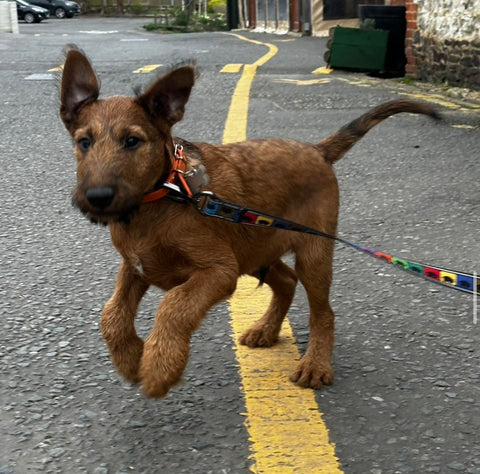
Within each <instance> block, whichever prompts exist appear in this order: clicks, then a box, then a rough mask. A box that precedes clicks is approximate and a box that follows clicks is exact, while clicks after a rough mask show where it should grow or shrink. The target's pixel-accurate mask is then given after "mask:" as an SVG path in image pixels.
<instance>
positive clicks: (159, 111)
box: [137, 65, 196, 128]
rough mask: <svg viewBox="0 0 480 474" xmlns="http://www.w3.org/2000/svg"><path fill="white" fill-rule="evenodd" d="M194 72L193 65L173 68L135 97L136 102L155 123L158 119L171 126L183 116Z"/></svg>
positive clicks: (193, 81)
mask: <svg viewBox="0 0 480 474" xmlns="http://www.w3.org/2000/svg"><path fill="white" fill-rule="evenodd" d="M195 73H196V71H195V67H194V66H193V65H188V66H182V67H179V68H177V69H174V70H173V71H171V72H170V73H168V74H166V75H165V76H163V77H161V78H160V79H158V80H157V81H156V82H154V83H153V84H152V85H151V86H150V87H149V88H148V89H147V90H146V91H145V92H144V93H143V94H142V95H140V96H139V97H137V103H138V104H139V105H141V106H142V107H143V108H144V109H145V110H146V111H147V113H148V114H149V115H150V116H151V117H152V118H153V119H154V121H155V122H156V123H157V124H158V120H164V121H165V122H166V123H167V125H168V127H169V128H171V127H172V126H173V125H174V124H175V123H176V122H178V121H180V120H182V118H183V114H184V112H185V104H186V103H187V101H188V98H189V97H190V92H191V90H192V87H193V84H194V83H195V75H196V74H195Z"/></svg>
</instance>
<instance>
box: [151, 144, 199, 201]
mask: <svg viewBox="0 0 480 474" xmlns="http://www.w3.org/2000/svg"><path fill="white" fill-rule="evenodd" d="M186 169H187V163H186V161H185V156H184V154H183V147H182V146H181V145H175V156H174V159H173V166H172V169H171V170H170V174H169V175H168V178H167V180H166V181H165V183H163V184H164V185H165V184H175V180H176V179H177V178H178V180H179V181H180V184H181V185H182V187H183V189H184V190H185V192H186V193H187V195H188V197H192V196H193V193H192V191H191V190H190V187H189V186H188V184H187V182H186V181H185V178H184V174H185V170H186ZM169 192H170V189H169V188H165V187H163V188H160V189H157V190H156V191H153V192H151V193H148V194H145V196H143V199H142V203H147V202H153V201H158V200H159V199H162V198H164V197H165V196H166V195H167V194H168V193H169Z"/></svg>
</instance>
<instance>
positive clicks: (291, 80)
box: [275, 79, 331, 86]
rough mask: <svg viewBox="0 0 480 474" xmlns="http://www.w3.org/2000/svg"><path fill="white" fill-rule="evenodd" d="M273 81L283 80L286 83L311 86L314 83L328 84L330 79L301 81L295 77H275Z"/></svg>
mask: <svg viewBox="0 0 480 474" xmlns="http://www.w3.org/2000/svg"><path fill="white" fill-rule="evenodd" d="M275 82H285V83H287V84H295V85H297V86H313V85H315V84H328V83H329V82H331V81H330V79H308V80H306V81H301V80H297V79H277V80H275Z"/></svg>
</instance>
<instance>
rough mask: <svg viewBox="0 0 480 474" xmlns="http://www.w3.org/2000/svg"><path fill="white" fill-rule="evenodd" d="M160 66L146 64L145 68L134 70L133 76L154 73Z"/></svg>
mask: <svg viewBox="0 0 480 474" xmlns="http://www.w3.org/2000/svg"><path fill="white" fill-rule="evenodd" d="M160 66H161V64H147V65H146V66H142V67H139V68H138V69H135V71H133V73H134V74H148V73H150V72H153V71H155V69H158V68H159V67H160Z"/></svg>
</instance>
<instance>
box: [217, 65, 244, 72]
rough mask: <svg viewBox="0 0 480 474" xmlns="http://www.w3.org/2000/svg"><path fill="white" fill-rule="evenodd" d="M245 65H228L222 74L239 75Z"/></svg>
mask: <svg viewBox="0 0 480 474" xmlns="http://www.w3.org/2000/svg"><path fill="white" fill-rule="evenodd" d="M242 67H243V64H227V65H225V66H223V68H222V70H221V71H220V72H226V73H237V72H240V71H241V70H242Z"/></svg>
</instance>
